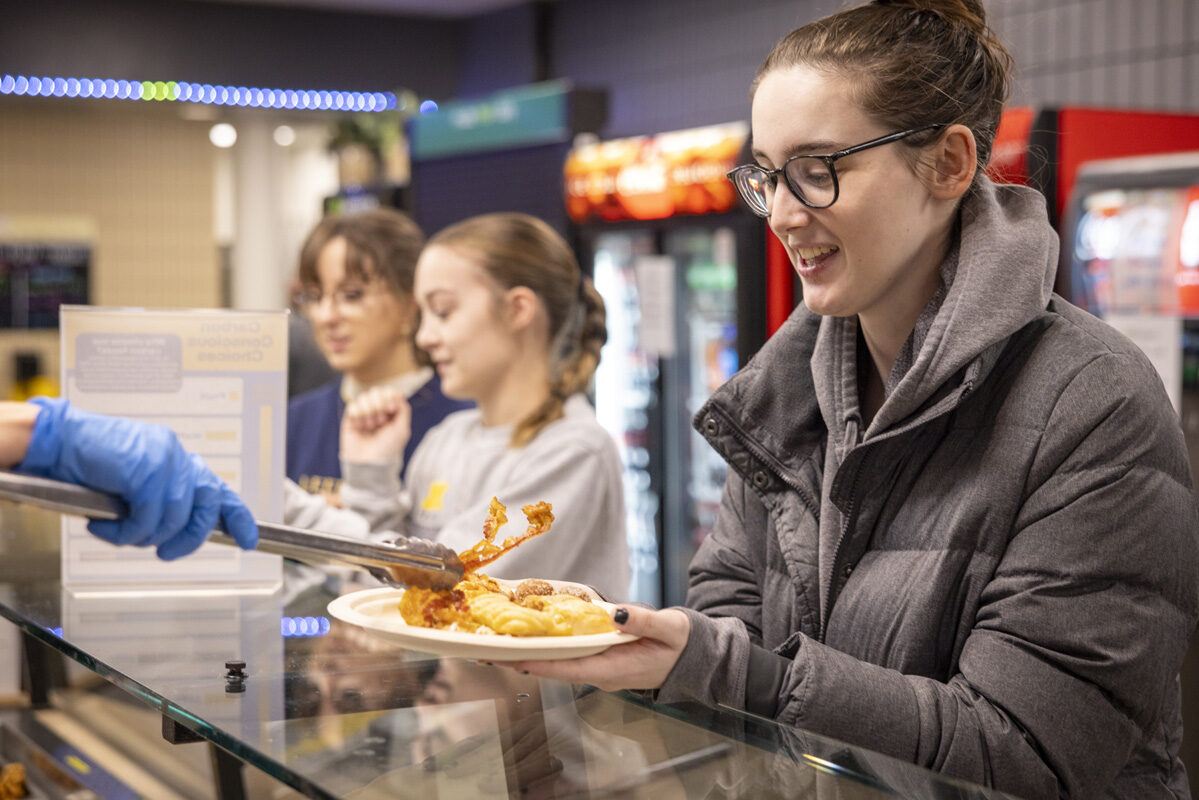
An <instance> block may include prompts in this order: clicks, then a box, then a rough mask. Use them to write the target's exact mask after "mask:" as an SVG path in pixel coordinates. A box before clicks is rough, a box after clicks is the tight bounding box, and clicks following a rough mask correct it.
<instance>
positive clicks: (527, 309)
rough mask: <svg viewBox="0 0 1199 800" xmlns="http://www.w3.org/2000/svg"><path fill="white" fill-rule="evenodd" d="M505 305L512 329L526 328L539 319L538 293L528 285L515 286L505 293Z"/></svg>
mask: <svg viewBox="0 0 1199 800" xmlns="http://www.w3.org/2000/svg"><path fill="white" fill-rule="evenodd" d="M504 307H505V311H506V312H507V317H508V325H509V326H510V327H511V329H512V330H513V331H519V330H524V329H525V328H528V327H529V326H530V325H532V324H533V322H534V321H535V320H536V319H537V308H538V302H537V293H536V292H534V291H533V290H532V289H530V288H529V287H528V286H513V287H512V288H511V289H509V290H508V291H507V292H505V293H504Z"/></svg>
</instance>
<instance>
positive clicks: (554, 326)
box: [429, 212, 608, 447]
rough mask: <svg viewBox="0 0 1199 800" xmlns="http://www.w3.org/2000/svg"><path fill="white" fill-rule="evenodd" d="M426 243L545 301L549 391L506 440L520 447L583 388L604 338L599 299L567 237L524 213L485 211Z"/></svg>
mask: <svg viewBox="0 0 1199 800" xmlns="http://www.w3.org/2000/svg"><path fill="white" fill-rule="evenodd" d="M429 244H430V245H441V246H443V247H449V248H451V249H453V250H455V251H458V252H460V253H464V254H467V255H469V256H470V257H471V258H477V259H478V260H479V262H480V263H481V265H482V266H483V267H484V268H485V269H486V270H487V273H488V274H489V275H490V276H491V278H492V280H494V281H495V282H496V283H497V284H499V285H500V286H502V287H503V288H504V289H505V290H507V289H511V288H513V287H516V286H524V287H527V288H529V289H531V290H532V291H533V292H534V294H536V295H537V296H538V297H539V298H540V299H541V302H542V304H543V305H544V306H545V311H546V315H547V316H548V318H549V335H550V359H551V364H550V369H551V371H550V374H551V385H550V394H549V397H547V398H546V400H545V402H543V403H542V404H541V405H540V406H539V407H538V408H537V409H536V410H535V411H533V413H532V414H530V415H529V416H528V417H526V418H525V419H523V420H521V421H520V422H519V423H517V425H516V426H515V427H514V428H513V431H512V440H511V444H512V446H513V447H523V446H524V445H526V444H528V443H529V442H530V441H532V439H533V437H534V436H536V435H537V434H538V433H539V432H540V431H541V429H542V428H544V427H545V426H546V425H548V424H550V423H551V422H553V421H554V420H556V419H560V418H561V417H562V414H563V410H562V405H563V403H564V402H565V401H566V398H568V397H570V396H571V395H573V394H575V393H576V392H580V391H582V390H583V389H585V388H586V387H587V384H588V383H589V382H590V381H591V376H592V375H594V374H595V368H596V367H597V366H599V360H600V349H601V348H602V347H603V346H604V342H606V341H607V340H608V329H607V327H606V315H605V312H604V301H603V300H602V299H601V298H600V295H599V292H597V291H596V289H595V285H594V284H592V282H591V281H590V280H589V279H588V278H587V277H586V276H585V275H583V273H582V271H581V270H580V269H579V262H578V261H577V260H576V259H575V255H574V253H573V252H572V251H571V249H570V246H569V245H567V244H566V241H565V240H564V239H563V238H562V237H561V236H559V235H558V233H557V232H556V231H555V230H554V229H553V228H551V227H550V226H549V225H547V224H546V223H545V222H542V221H541V220H539V219H537V218H536V217H531V216H529V215H528V214H516V213H508V212H503V213H496V214H483V215H481V216H477V217H471V218H470V219H466V220H463V221H462V222H458V223H455V224H454V225H451V226H449V227H448V228H445V229H444V230H442V231H440V232H439V233H438V234H437V235H435V236H433V237H432V238H431V239H430V240H429Z"/></svg>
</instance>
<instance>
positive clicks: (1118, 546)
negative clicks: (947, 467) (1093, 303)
mask: <svg viewBox="0 0 1199 800" xmlns="http://www.w3.org/2000/svg"><path fill="white" fill-rule="evenodd" d="M1189 473H1190V470H1189V465H1188V462H1187V455H1186V450H1185V445H1184V442H1183V439H1182V436H1181V435H1180V430H1179V426H1178V420H1177V416H1176V415H1175V414H1174V412H1173V410H1172V409H1171V408H1170V406H1169V403H1168V401H1167V400H1166V397H1165V393H1164V392H1163V391H1162V387H1161V383H1160V380H1159V379H1158V378H1157V376H1156V374H1155V373H1154V372H1153V370H1152V367H1151V366H1150V365H1149V364H1148V362H1147V361H1146V360H1145V359H1144V358H1143V357H1139V356H1133V355H1129V354H1118V353H1111V354H1107V355H1104V356H1102V357H1100V358H1097V359H1095V360H1094V361H1092V362H1091V363H1090V364H1088V365H1087V366H1085V367H1084V368H1083V369H1082V370H1080V372H1079V373H1078V374H1077V375H1076V376H1075V377H1074V379H1073V380H1072V381H1071V382H1070V383H1069V384H1068V386H1067V387H1066V389H1065V390H1064V391H1063V393H1062V394H1061V395H1060V397H1059V398H1058V399H1057V401H1056V403H1055V404H1054V406H1053V410H1052V413H1051V414H1050V416H1049V419H1048V423H1047V425H1046V427H1045V429H1044V431H1043V433H1042V435H1041V441H1040V444H1039V446H1038V448H1037V451H1036V455H1035V457H1034V459H1033V462H1032V464H1031V466H1030V469H1029V473H1028V480H1027V484H1026V486H1025V487H1024V495H1023V497H1024V500H1023V503H1022V506H1021V508H1020V511H1019V513H1018V516H1017V519H1016V524H1015V525H1014V526H1013V530H1012V531H1011V534H1010V538H1009V540H1008V544H1007V548H1006V551H1005V552H1003V553H1002V554H1001V555H1000V556H999V561H998V565H997V568H996V571H995V573H994V575H993V577H992V578H991V580H990V582H989V584H988V585H987V586H986V587H985V589H984V590H983V592H982V594H981V598H980V607H979V610H978V613H977V615H976V617H975V623H974V627H973V629H972V630H971V632H970V634H969V635H968V637H967V639H966V642H965V644H964V647H963V650H962V653H961V657H960V659H959V664H958V668H959V672H958V674H956V675H954V676H952V677H951V678H950V680H949V681H948V682H946V683H941V682H939V681H934V680H930V679H926V678H918V677H910V676H904V675H901V674H899V673H898V672H896V671H893V670H888V669H884V668H882V667H879V666H875V665H872V664H867V663H864V662H861V661H858V660H856V659H853V658H851V657H849V656H847V655H845V654H842V653H838V652H836V651H834V650H832V649H831V648H829V647H826V646H824V645H821V644H818V643H816V642H814V641H812V640H805V641H804V642H803V644H802V646H801V647H800V648H799V651H798V653H797V656H796V660H795V662H794V664H793V665H792V667H791V669H790V671H789V674H788V677H787V683H786V685H785V686H784V688H783V691H784V697H783V698H782V705H781V713H780V715H779V717H780V719H781V720H782V721H784V722H787V723H791V724H795V725H798V726H800V727H802V728H806V729H808V730H812V731H816V732H819V733H822V734H825V735H828V736H833V737H835V738H840V739H843V740H846V741H850V742H853V743H855V744H858V745H861V746H864V747H867V748H870V749H873V750H878V751H880V752H884V753H887V754H890V755H894V756H898V757H900V758H903V759H905V760H908V761H914V762H916V763H918V764H922V765H924V766H927V767H930V768H933V769H936V770H939V771H943V772H946V773H949V774H952V775H955V776H957V777H961V778H965V779H967V780H972V781H976V782H979V783H983V784H986V785H990V786H994V787H996V788H999V789H1003V790H1005V791H1009V792H1012V793H1015V794H1018V795H1020V796H1025V797H1029V798H1033V797H1058V796H1065V797H1078V798H1089V797H1098V796H1100V795H1102V794H1103V790H1104V787H1105V786H1106V785H1107V784H1108V783H1110V781H1111V780H1112V779H1113V777H1114V776H1115V775H1116V774H1117V773H1118V772H1120V771H1121V769H1122V768H1123V767H1124V765H1125V764H1126V763H1127V761H1128V759H1129V756H1130V755H1131V754H1132V752H1133V750H1134V748H1135V747H1136V746H1137V745H1138V744H1139V743H1140V742H1141V741H1142V740H1143V739H1144V738H1147V737H1149V736H1151V735H1153V734H1152V732H1153V731H1154V729H1155V728H1156V727H1157V725H1158V723H1159V716H1160V714H1161V713H1162V709H1163V705H1164V701H1165V699H1166V698H1167V697H1168V693H1169V692H1171V691H1172V690H1173V686H1174V684H1175V682H1176V680H1177V675H1178V670H1179V668H1180V666H1181V664H1182V659H1183V655H1184V653H1185V650H1186V645H1187V638H1188V636H1189V634H1190V632H1191V629H1192V627H1193V625H1194V621H1195V618H1196V608H1197V606H1199V596H1197V594H1199V590H1197V584H1196V572H1195V564H1196V563H1197V562H1199V547H1197V542H1196V538H1197V536H1199V515H1197V513H1196V506H1195V498H1194V494H1193V490H1192V486H1191V481H1190V475H1189Z"/></svg>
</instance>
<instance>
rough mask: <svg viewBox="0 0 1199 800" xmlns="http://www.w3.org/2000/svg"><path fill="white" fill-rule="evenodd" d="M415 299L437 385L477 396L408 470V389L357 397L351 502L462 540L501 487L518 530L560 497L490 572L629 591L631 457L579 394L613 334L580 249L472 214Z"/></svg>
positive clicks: (430, 255)
mask: <svg viewBox="0 0 1199 800" xmlns="http://www.w3.org/2000/svg"><path fill="white" fill-rule="evenodd" d="M415 296H416V301H417V303H418V304H419V306H420V311H421V322H420V327H419V329H418V330H417V334H416V344H417V346H418V347H420V348H422V349H423V350H425V351H426V352H427V353H428V354H429V356H430V357H431V359H432V362H433V365H434V368H435V369H436V370H437V374H438V376H439V377H440V379H441V388H442V391H443V392H444V393H445V394H446V395H447V396H448V397H451V398H455V399H460V400H470V401H473V402H474V403H475V406H476V407H475V408H474V409H470V410H467V411H459V412H456V413H454V414H451V415H450V416H448V417H446V418H445V419H444V420H443V421H442V422H441V423H439V424H438V425H436V426H435V427H434V428H433V429H432V430H431V431H430V432H429V433H428V434H427V435H426V436H425V438H424V439H422V440H421V442H420V444H419V445H418V446H417V448H416V450H415V451H414V452H413V454H412V458H411V460H410V462H409V463H408V464H407V465H405V466H406V467H407V469H406V471H405V474H404V478H403V480H401V479H400V477H399V475H400V470H399V469H398V467H399V466H400V460H401V458H402V454H403V452H404V448H405V446H406V444H407V442H408V438H409V435H410V434H409V431H410V425H411V421H410V420H411V412H410V410H409V407H408V404H407V402H406V401H405V399H404V397H403V395H402V394H400V393H399V392H395V391H391V390H388V389H386V388H384V387H379V388H377V389H374V390H371V391H369V392H366V393H365V394H363V395H361V396H360V397H359V398H358V399H357V400H355V401H354V402H352V403H350V405H349V406H348V407H347V408H346V414H345V418H344V421H343V424H342V431H341V458H342V475H343V478H344V482H343V484H342V501H343V502H344V503H345V506H346V509H347V510H348V511H350V512H354V514H355V515H357V516H359V517H360V518H362V519H364V520H365V521H366V523H367V524H368V525H369V528H370V530H371V531H375V532H380V531H396V532H399V533H403V534H406V535H413V536H419V537H422V538H426V539H431V540H435V541H438V542H441V543H443V544H445V545H447V546H449V547H451V548H453V549H454V550H459V551H460V550H464V549H466V548H467V547H469V546H471V545H473V544H474V543H475V542H477V541H478V540H479V537H480V535H481V532H482V525H483V521H484V520H485V519H486V518H487V510H488V504H489V502H490V501H491V498H492V497H493V496H494V497H498V498H499V500H500V502H502V503H503V504H504V505H506V506H507V507H508V509H509V516H510V518H511V520H512V521H511V522H510V523H509V530H506V531H503V532H502V533H501V535H511V534H514V533H517V532H519V531H520V530H523V528H524V524H525V523H524V520H523V518H522V517H521V515H520V511H519V509H520V508H521V506H523V505H526V504H528V503H535V502H538V501H542V500H544V501H547V502H549V503H552V504H553V510H554V516H555V521H554V526H553V530H552V531H551V533H550V534H549V535H546V536H540V537H537V538H536V539H533V540H531V541H529V542H526V543H525V544H522V545H521V546H520V547H519V548H517V549H516V550H514V551H513V552H511V553H509V554H507V555H506V556H504V558H503V559H501V560H500V561H497V562H496V563H495V564H493V565H492V566H491V567H490V568H489V573H488V574H491V575H494V576H495V577H502V578H527V577H528V578H556V579H565V580H573V581H578V582H580V583H584V584H587V585H590V586H593V587H594V588H596V589H597V590H598V591H600V592H601V593H603V594H607V595H609V596H615V597H624V596H625V595H626V593H627V592H628V581H629V564H628V548H627V544H626V541H625V528H624V500H623V494H622V485H621V471H620V460H619V456H618V455H617V451H616V446H615V443H614V442H613V441H612V439H611V437H610V435H609V434H608V433H607V432H606V431H605V430H604V429H603V428H602V427H601V426H600V425H599V423H598V422H597V421H596V418H595V413H594V412H593V410H592V408H591V406H590V404H589V403H588V402H587V399H586V397H584V396H583V392H584V391H585V390H586V389H587V386H588V384H589V382H590V380H591V376H592V375H593V374H594V372H595V368H596V366H597V365H598V364H599V359H600V348H601V347H602V346H603V344H604V341H605V340H606V339H607V331H606V328H605V325H604V319H605V315H604V306H603V301H602V300H601V299H600V296H599V293H598V292H596V290H595V287H594V286H593V285H592V283H591V281H590V280H588V279H587V278H586V277H585V276H583V274H582V272H581V271H580V270H579V266H578V262H577V261H576V260H575V257H574V254H573V253H572V252H571V250H570V247H569V246H568V245H567V244H566V242H565V241H564V240H563V239H562V237H560V236H559V235H558V234H557V233H555V232H554V230H553V229H552V228H551V227H550V226H549V225H547V224H545V223H544V222H542V221H540V220H538V219H535V218H533V217H530V216H527V215H524V214H514V213H498V214H486V215H483V216H478V217H473V218H471V219H467V220H464V221H462V222H459V223H457V224H455V225H452V226H450V227H448V228H446V229H444V230H443V231H441V232H440V233H439V234H437V235H436V236H434V237H433V238H432V239H430V241H429V243H428V245H427V246H426V247H425V249H424V251H423V252H422V253H421V256H420V259H419V260H418V262H417V267H416V282H415ZM316 501H317V503H319V498H316ZM293 510H294V509H293ZM306 512H307V515H304V514H293V515H291V520H292V521H293V524H299V525H305V526H311V527H315V528H321V527H322V525H325V527H324V529H325V530H329V529H332V528H334V527H336V528H337V529H340V530H344V527H342V526H336V525H334V524H331V518H336V517H338V516H349V515H348V514H347V513H346V512H344V511H339V510H337V509H329V508H320V507H319V505H316V504H311V503H310V505H309V508H308V509H306ZM301 516H304V519H300V517H301ZM376 535H379V534H378V533H376Z"/></svg>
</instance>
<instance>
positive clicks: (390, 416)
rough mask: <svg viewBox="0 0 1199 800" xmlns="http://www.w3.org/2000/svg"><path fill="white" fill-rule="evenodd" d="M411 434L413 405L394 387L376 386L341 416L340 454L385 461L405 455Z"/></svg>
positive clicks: (343, 456) (353, 458) (360, 458)
mask: <svg viewBox="0 0 1199 800" xmlns="http://www.w3.org/2000/svg"><path fill="white" fill-rule="evenodd" d="M411 435H412V408H411V407H410V406H409V405H408V400H407V399H406V398H405V397H404V395H402V394H400V393H399V392H397V391H396V390H395V389H390V388H387V387H383V386H376V387H375V388H374V389H370V390H368V391H366V392H363V393H362V394H361V395H359V396H358V397H357V398H355V400H354V401H353V402H352V403H350V404H349V405H348V406H346V413H345V415H344V416H343V417H342V420H341V457H342V458H343V459H345V460H346V461H357V462H364V463H382V462H385V461H394V460H396V459H399V458H402V457H403V455H404V448H405V447H406V446H407V445H408V439H409V438H410V437H411Z"/></svg>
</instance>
